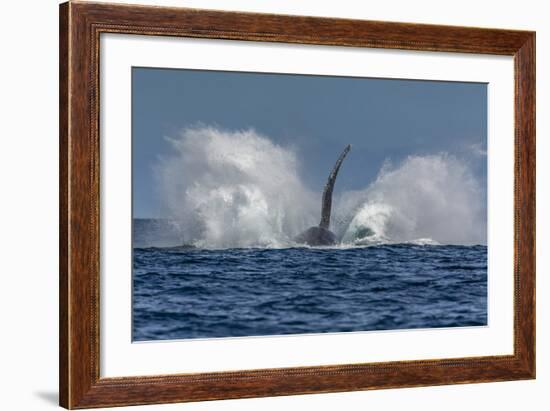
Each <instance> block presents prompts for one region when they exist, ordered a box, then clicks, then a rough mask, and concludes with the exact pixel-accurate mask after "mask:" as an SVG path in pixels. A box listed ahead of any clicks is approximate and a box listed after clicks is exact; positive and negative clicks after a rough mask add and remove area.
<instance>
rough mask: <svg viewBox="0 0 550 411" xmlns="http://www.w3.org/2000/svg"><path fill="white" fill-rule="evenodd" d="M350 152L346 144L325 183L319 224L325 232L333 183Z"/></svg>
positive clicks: (330, 206)
mask: <svg viewBox="0 0 550 411" xmlns="http://www.w3.org/2000/svg"><path fill="white" fill-rule="evenodd" d="M350 150H351V144H348V145H347V146H346V148H344V151H342V154H340V157H338V160H336V164H334V167H333V169H332V172H331V173H330V175H329V176H328V180H327V183H326V184H325V189H324V190H323V199H322V202H321V222H320V223H319V227H320V228H323V229H325V230H328V229H329V226H330V213H331V209H332V191H333V190H334V183H335V182H336V176H338V171H339V170H340V166H341V165H342V162H343V161H344V159H345V158H346V156H347V155H348V153H349V151H350Z"/></svg>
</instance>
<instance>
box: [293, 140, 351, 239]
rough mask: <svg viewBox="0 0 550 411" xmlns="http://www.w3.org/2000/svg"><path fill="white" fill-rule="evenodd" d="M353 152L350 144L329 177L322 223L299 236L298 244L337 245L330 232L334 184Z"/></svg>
mask: <svg viewBox="0 0 550 411" xmlns="http://www.w3.org/2000/svg"><path fill="white" fill-rule="evenodd" d="M350 150H351V144H348V145H347V146H346V148H344V151H342V154H340V157H338V160H336V164H334V168H333V169H332V172H331V173H330V174H329V176H328V180H327V183H326V184H325V189H324V190H323V198H322V201H321V222H320V223H319V225H318V226H315V227H310V228H308V229H307V230H306V231H304V232H303V233H301V234H299V235H298V236H297V237H296V238H295V239H294V241H296V242H297V243H302V244H307V245H313V246H318V245H332V244H335V243H336V235H334V233H333V232H332V231H330V230H329V227H330V212H331V209H332V191H333V189H334V183H335V181H336V176H337V175H338V171H339V170H340V166H341V165H342V162H343V161H344V159H345V158H346V156H347V155H348V153H349V151H350Z"/></svg>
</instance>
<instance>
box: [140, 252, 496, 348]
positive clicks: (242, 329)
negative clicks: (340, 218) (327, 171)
mask: <svg viewBox="0 0 550 411" xmlns="http://www.w3.org/2000/svg"><path fill="white" fill-rule="evenodd" d="M133 264H134V274H133V276H134V277H133V287H134V289H133V338H134V340H135V341H144V340H164V339H185V338H213V337H236V336H254V335H278V334H279V335H280V334H303V333H324V332H345V331H369V330H393V329H403V328H432V327H457V326H479V325H486V324H487V247H485V246H440V245H411V244H401V245H381V246H371V247H363V248H340V249H339V248H324V249H323V248H318V249H312V248H287V249H226V250H203V249H192V248H184V247H171V248H134V263H133Z"/></svg>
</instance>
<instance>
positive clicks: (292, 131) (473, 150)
mask: <svg viewBox="0 0 550 411" xmlns="http://www.w3.org/2000/svg"><path fill="white" fill-rule="evenodd" d="M200 124H202V125H207V126H216V127H219V128H221V129H224V130H229V131H234V130H242V129H248V128H253V129H255V130H256V132H258V133H260V134H263V135H266V136H268V137H269V138H270V140H271V141H272V142H274V143H276V144H279V145H281V146H284V147H291V148H292V149H293V150H294V151H295V152H296V153H297V156H298V159H299V163H300V164H301V170H300V172H301V178H302V180H303V181H304V182H305V184H306V185H307V187H308V188H310V189H311V190H313V191H316V192H322V189H323V186H324V184H325V182H326V179H327V176H328V174H329V172H330V170H331V168H332V166H333V164H334V162H335V160H336V158H337V157H338V155H339V153H340V152H341V151H342V150H343V148H344V147H345V146H346V145H347V144H352V146H353V148H352V152H351V153H350V155H348V157H347V158H346V161H345V169H346V172H345V173H342V172H341V173H340V174H339V176H338V181H337V184H336V187H335V193H337V192H338V191H339V190H356V189H361V188H364V187H366V186H367V185H368V183H369V182H371V181H373V180H374V179H375V178H376V176H377V174H378V172H379V171H380V169H381V167H382V165H383V164H384V162H385V161H387V160H389V161H391V162H392V163H399V162H400V161H402V160H403V159H405V158H406V157H407V156H409V155H429V154H438V153H442V152H444V153H449V154H451V155H454V156H456V157H458V158H460V159H462V160H463V161H465V162H466V163H467V164H468V167H469V168H470V169H471V171H472V173H473V174H474V176H475V178H476V179H478V181H479V182H480V184H481V186H482V187H483V188H484V191H485V193H486V181H487V169H486V156H485V153H486V149H487V85H486V84H483V83H465V82H443V81H425V80H395V79H372V78H350V77H335V76H310V75H295V74H264V73H244V72H221V71H203V70H183V69H156V68H139V67H134V68H133V69H132V158H133V162H132V173H133V174H132V181H133V215H134V217H135V218H155V217H164V215H163V211H162V210H163V208H162V204H161V199H160V198H159V193H158V182H157V181H156V177H155V167H156V166H157V165H158V162H159V159H160V158H161V157H162V156H170V155H171V154H173V147H172V146H171V144H170V142H169V140H168V139H167V137H175V136H177V135H178V134H179V133H180V132H181V130H182V129H184V128H186V127H192V126H197V125H200Z"/></svg>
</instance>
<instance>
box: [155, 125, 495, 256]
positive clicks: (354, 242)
mask: <svg viewBox="0 0 550 411" xmlns="http://www.w3.org/2000/svg"><path fill="white" fill-rule="evenodd" d="M170 141H171V143H172V145H173V148H174V150H175V155H174V156H172V157H169V158H164V159H161V161H160V163H159V165H158V168H157V175H158V177H159V184H160V188H161V193H162V198H163V200H164V202H165V205H166V207H167V209H168V211H169V213H170V215H171V218H172V220H173V221H174V222H176V223H177V225H178V227H180V231H181V239H182V243H185V244H193V245H195V246H197V247H201V248H240V247H289V246H295V245H296V244H295V243H294V242H293V240H292V239H293V238H294V237H295V236H296V235H297V234H298V233H300V232H302V231H303V230H304V229H306V228H308V227H310V226H312V225H316V224H317V223H318V220H319V210H320V206H319V205H320V198H321V195H320V193H313V192H311V191H310V190H309V189H308V188H307V187H306V186H305V185H304V183H303V182H302V180H301V179H300V176H299V173H298V162H297V158H296V155H295V153H294V152H293V151H292V150H291V149H289V148H285V147H281V146H279V145H277V144H274V143H273V142H271V141H270V140H269V139H268V138H267V137H266V136H263V135H261V134H259V133H257V132H255V131H254V130H244V131H235V132H229V131H224V130H221V129H218V128H214V127H195V128H187V129H184V130H183V131H182V133H181V134H180V136H179V137H178V138H176V139H172V140H170ZM328 168H330V167H328ZM327 170H328V169H327ZM327 172H328V171H327ZM357 178H360V176H358V177H357ZM367 183H368V182H365V185H366V188H365V189H364V190H360V191H353V192H344V193H342V194H341V195H340V196H339V197H335V199H334V206H333V210H334V217H333V221H332V224H331V229H332V230H333V231H334V232H335V233H336V235H337V236H338V238H340V240H341V244H340V245H339V246H362V245H372V244H381V243H403V242H415V243H417V244H433V243H444V244H484V243H486V229H485V227H486V219H485V215H484V213H485V208H484V206H483V198H484V197H483V195H482V193H483V192H482V190H481V188H480V186H479V184H478V182H477V181H476V180H475V178H474V177H473V175H472V174H471V172H470V171H469V170H468V168H467V166H466V165H465V163H464V162H462V161H460V160H459V159H457V158H455V157H453V156H451V155H448V154H437V155H428V156H410V157H408V158H406V159H405V160H404V161H403V162H402V163H401V164H399V165H397V166H392V165H390V164H389V163H388V164H385V165H384V166H383V167H382V169H381V170H380V172H379V174H378V177H377V178H376V180H375V181H374V182H373V183H372V184H370V185H368V186H367ZM151 245H154V244H151ZM175 245H176V244H175ZM180 245H181V244H180Z"/></svg>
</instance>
